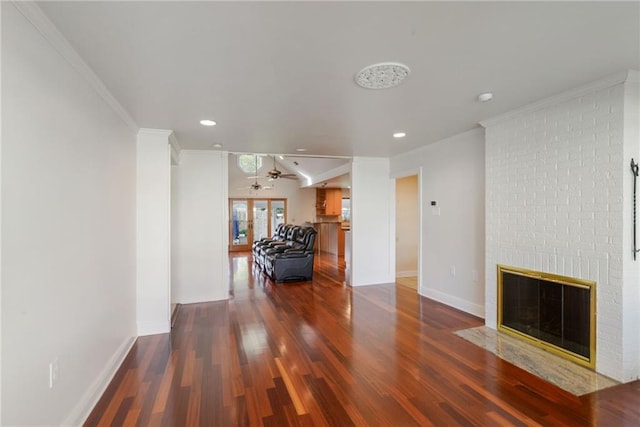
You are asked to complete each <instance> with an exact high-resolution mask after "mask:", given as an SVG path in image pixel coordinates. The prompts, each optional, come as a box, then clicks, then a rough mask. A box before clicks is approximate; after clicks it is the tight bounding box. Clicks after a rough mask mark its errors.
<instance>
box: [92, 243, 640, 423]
mask: <svg viewBox="0 0 640 427" xmlns="http://www.w3.org/2000/svg"><path fill="white" fill-rule="evenodd" d="M229 260H230V275H229V277H230V280H231V287H232V290H231V295H232V297H231V299H229V300H228V301H217V302H211V303H199V304H184V305H181V306H180V307H179V309H178V310H177V312H176V315H175V324H174V328H173V329H172V332H171V333H170V334H164V335H155V336H149V337H140V338H138V340H137V341H136V343H135V344H134V346H133V348H132V349H131V351H130V353H129V354H128V355H127V357H126V358H125V361H124V362H123V364H122V366H121V367H120V369H119V371H118V372H117V373H116V375H115V376H114V379H113V381H112V382H111V384H110V385H109V386H108V387H107V389H106V391H105V393H104V394H103V396H102V398H101V399H100V401H99V402H98V403H97V404H96V406H95V408H94V410H93V411H92V413H91V414H90V416H89V417H88V418H87V420H86V422H85V425H87V426H109V425H126V426H129V425H138V426H161V425H163V426H176V427H182V426H225V427H226V426H277V427H283V426H340V427H343V426H380V425H385V426H410V425H416V426H431V425H432V426H485V425H495V426H519V427H522V426H539V425H544V426H556V425H557V426H584V425H600V426H638V425H640V381H636V382H633V383H629V384H624V385H621V386H617V387H612V388H610V389H605V390H601V391H599V392H596V393H592V394H590V395H586V396H582V397H576V396H573V395H571V394H569V393H567V392H565V391H563V390H560V389H559V388H557V387H555V386H553V385H552V384H549V383H547V382H545V381H543V380H541V379H539V378H537V377H535V376H533V375H532V374H530V373H528V372H525V371H523V370H521V369H519V368H517V367H516V366H513V365H511V364H510V363H508V362H505V361H503V360H501V359H499V358H498V357H496V356H495V355H493V354H492V353H489V352H487V351H485V350H482V349H481V348H479V347H477V346H475V345H473V344H471V343H469V342H467V341H466V340H463V339H461V338H459V337H458V336H456V335H454V332H455V331H457V330H460V329H466V328H471V327H475V326H480V325H482V324H483V321H482V319H479V318H477V317H474V316H471V315H469V314H467V313H464V312H461V311H459V310H455V309H453V308H451V307H447V306H445V305H443V304H440V303H437V302H435V301H432V300H429V299H427V298H424V297H422V296H420V295H418V294H417V293H416V292H415V290H413V289H410V288H409V287H406V286H394V285H374V286H366V287H359V288H354V289H352V288H349V287H347V286H344V285H343V282H344V265H341V264H340V263H338V262H337V260H336V259H335V257H331V256H327V255H323V256H319V257H316V265H315V273H314V279H313V281H311V282H295V283H286V284H274V283H273V282H271V281H270V280H269V279H268V278H267V277H266V276H264V274H263V273H262V272H261V271H260V269H259V268H258V267H256V266H255V265H254V263H253V261H252V259H251V256H250V254H246V253H245V254H243V253H233V254H231V255H230V258H229Z"/></svg>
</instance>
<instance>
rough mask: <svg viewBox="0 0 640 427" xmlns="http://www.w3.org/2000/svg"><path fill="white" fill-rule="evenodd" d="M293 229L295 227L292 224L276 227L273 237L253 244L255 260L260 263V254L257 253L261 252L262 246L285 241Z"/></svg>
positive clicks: (252, 249)
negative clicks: (258, 255) (288, 232)
mask: <svg viewBox="0 0 640 427" xmlns="http://www.w3.org/2000/svg"><path fill="white" fill-rule="evenodd" d="M291 227H293V225H291V224H278V225H277V226H276V229H275V231H274V232H273V236H271V237H263V238H262V239H260V240H256V241H255V242H253V245H252V246H251V252H252V253H253V260H254V261H255V262H258V261H257V259H256V255H257V254H258V252H257V251H258V250H259V248H260V246H263V245H267V244H269V243H271V242H275V241H279V240H280V241H282V240H284V239H285V237H286V236H287V230H288V229H289V228H291Z"/></svg>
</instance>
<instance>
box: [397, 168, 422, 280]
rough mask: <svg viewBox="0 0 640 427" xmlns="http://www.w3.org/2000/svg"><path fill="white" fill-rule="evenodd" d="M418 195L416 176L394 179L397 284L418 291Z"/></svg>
mask: <svg viewBox="0 0 640 427" xmlns="http://www.w3.org/2000/svg"><path fill="white" fill-rule="evenodd" d="M419 243H420V195H419V185H418V175H409V176H405V177H401V178H397V179H396V284H397V285H399V286H407V287H410V288H412V289H415V290H416V291H418V283H419V280H418V270H419V268H418V254H419Z"/></svg>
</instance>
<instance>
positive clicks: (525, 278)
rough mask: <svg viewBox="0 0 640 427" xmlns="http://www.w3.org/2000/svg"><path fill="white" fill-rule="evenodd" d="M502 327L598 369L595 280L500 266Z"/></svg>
mask: <svg viewBox="0 0 640 427" xmlns="http://www.w3.org/2000/svg"><path fill="white" fill-rule="evenodd" d="M498 329H499V330H500V331H502V332H506V333H508V334H511V335H514V336H516V337H518V338H521V339H524V340H526V341H529V342H531V343H533V344H536V345H538V346H540V347H542V348H544V349H545V350H548V351H551V352H554V353H556V354H559V355H561V356H563V357H566V358H568V359H570V360H573V361H574V362H577V363H579V364H581V365H584V366H587V367H589V368H591V369H595V282H592V281H587V280H581V279H575V278H571V277H566V276H558V275H554V274H548V273H542V272H538V271H531V270H525V269H520V268H515V267H508V266H504V265H499V266H498Z"/></svg>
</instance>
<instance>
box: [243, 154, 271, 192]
mask: <svg viewBox="0 0 640 427" xmlns="http://www.w3.org/2000/svg"><path fill="white" fill-rule="evenodd" d="M254 164H255V166H256V176H250V177H249V179H251V178H253V179H255V181H253V183H252V184H251V185H249V190H253V191H258V190H271V188H272V187H268V186H263V185H261V184H260V183H259V182H258V156H257V155H256V156H255V162H254Z"/></svg>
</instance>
